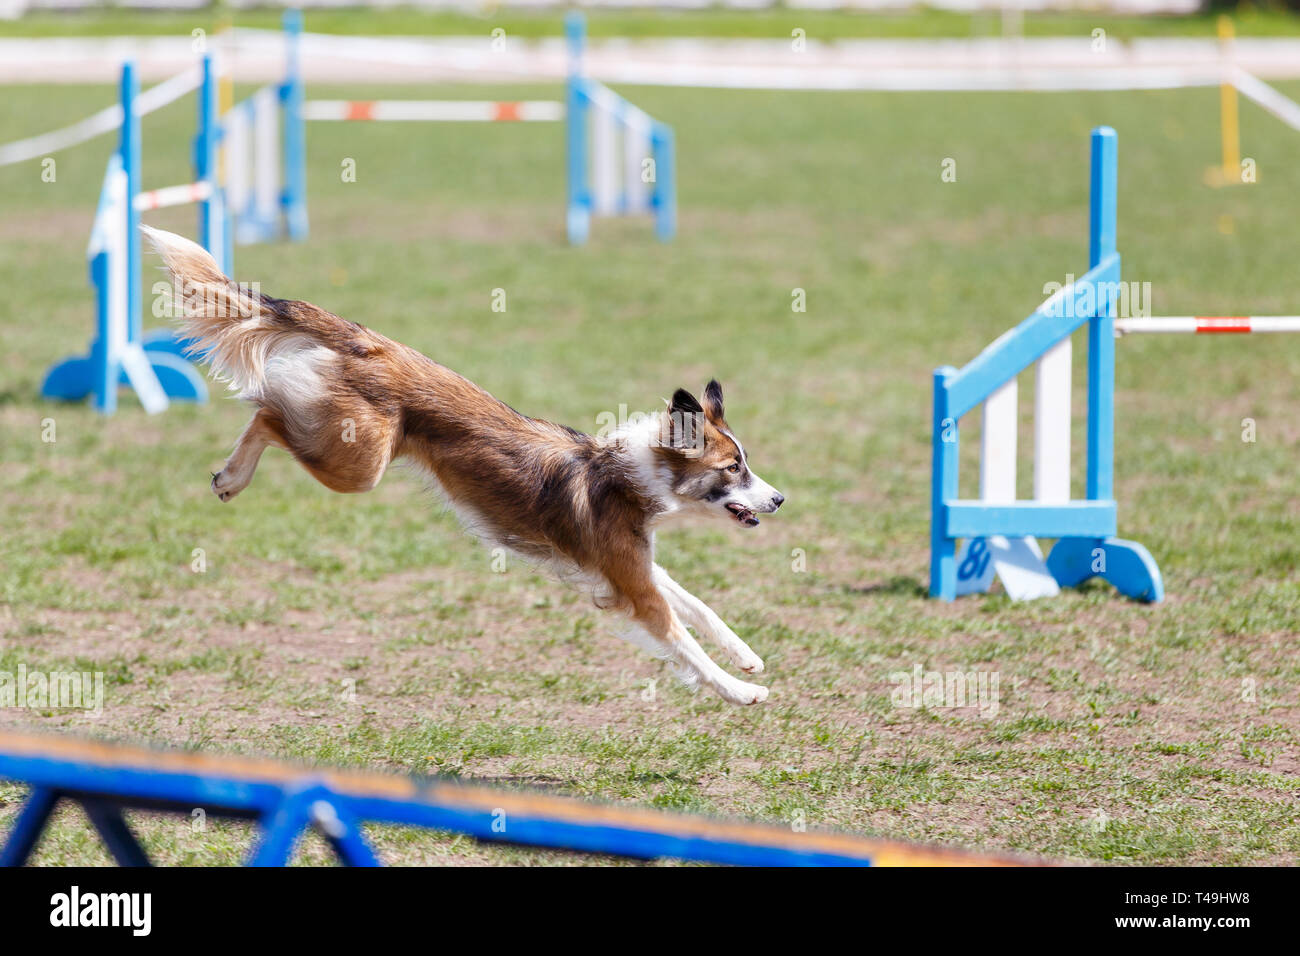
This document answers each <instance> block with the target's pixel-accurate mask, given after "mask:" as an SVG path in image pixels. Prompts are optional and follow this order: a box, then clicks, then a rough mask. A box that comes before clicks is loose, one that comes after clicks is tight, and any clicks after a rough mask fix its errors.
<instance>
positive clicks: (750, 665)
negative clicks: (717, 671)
mask: <svg viewBox="0 0 1300 956" xmlns="http://www.w3.org/2000/svg"><path fill="white" fill-rule="evenodd" d="M728 656H729V657H730V658H731V662H732V663H733V664H735V665H736V666H737V667H739V668H740V669H741V670H742V671H744V672H745V673H746V674H761V673H763V658H761V657H759V656H758V655H757V654H755V653H754V652H753V651H752V650H750V649H749V647H748V646H747V645H745V644H741V645H740V647H737V648H733V649H732V650H731V653H730V654H728Z"/></svg>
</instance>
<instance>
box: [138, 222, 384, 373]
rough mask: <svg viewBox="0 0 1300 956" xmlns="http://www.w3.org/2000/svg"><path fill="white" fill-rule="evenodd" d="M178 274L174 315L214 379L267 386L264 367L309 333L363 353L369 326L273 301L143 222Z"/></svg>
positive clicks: (317, 340) (185, 242)
mask: <svg viewBox="0 0 1300 956" xmlns="http://www.w3.org/2000/svg"><path fill="white" fill-rule="evenodd" d="M140 229H141V230H142V231H143V232H144V234H145V236H147V237H148V239H149V242H150V243H151V244H152V245H153V248H154V250H155V251H156V252H157V253H158V255H159V256H160V257H161V258H162V261H163V265H165V266H166V267H167V271H168V272H169V273H171V276H172V294H173V314H174V316H175V321H176V324H177V326H178V327H179V330H180V334H181V335H182V336H183V337H184V338H185V339H186V340H187V341H188V342H189V345H188V346H187V351H188V352H190V353H191V354H192V355H194V356H195V357H197V358H201V359H202V360H203V361H205V362H208V363H209V364H210V365H211V366H212V369H213V374H214V376H215V377H216V378H218V379H220V380H223V381H227V382H229V383H230V387H231V388H232V389H237V390H239V391H240V392H241V393H243V394H244V395H245V396H246V397H255V396H257V395H258V394H260V393H261V392H262V391H263V390H264V389H265V387H266V365H267V362H268V361H269V360H270V359H271V358H272V357H273V356H275V355H276V354H278V353H281V352H284V351H287V350H292V349H295V348H301V347H302V346H303V345H304V344H305V343H304V339H311V340H314V341H313V342H312V343H311V344H321V345H326V346H328V347H331V348H340V347H342V348H347V349H350V350H352V351H353V352H360V351H365V350H366V349H365V346H364V345H363V344H362V343H360V342H357V341H356V339H357V338H358V336H360V337H363V338H364V337H367V335H366V330H364V329H362V328H361V327H360V326H358V325H355V324H354V323H352V322H348V321H346V320H344V319H340V318H339V317H338V316H336V315H332V314H330V313H329V312H326V311H325V310H324V309H318V308H316V307H315V306H314V305H311V304H309V303H306V302H292V301H287V300H284V299H275V298H271V297H269V296H264V295H262V294H261V291H260V289H258V288H257V287H256V286H241V285H238V284H237V283H235V282H234V280H232V279H230V278H229V277H228V276H225V275H223V274H222V272H221V269H220V268H219V267H218V266H217V261H216V260H215V259H213V258H212V256H211V255H209V254H208V252H207V250H205V249H204V248H203V247H202V246H200V245H198V244H197V243H195V242H191V241H190V240H189V239H186V238H184V237H183V236H178V235H176V234H175V233H170V232H164V231H163V230H161V229H152V228H150V227H149V226H141V227H140Z"/></svg>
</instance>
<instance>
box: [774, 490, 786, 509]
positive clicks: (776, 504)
mask: <svg viewBox="0 0 1300 956" xmlns="http://www.w3.org/2000/svg"><path fill="white" fill-rule="evenodd" d="M783 501H785V495H783V494H781V492H779V491H778V492H777V493H776V494H774V495H773V496H772V509H773V510H775V509H777V508H779V507H781V502H783Z"/></svg>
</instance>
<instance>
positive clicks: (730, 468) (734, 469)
mask: <svg viewBox="0 0 1300 956" xmlns="http://www.w3.org/2000/svg"><path fill="white" fill-rule="evenodd" d="M727 471H729V472H731V473H732V474H733V475H738V474H740V465H739V464H738V463H736V462H732V463H731V464H730V465H728V466H727Z"/></svg>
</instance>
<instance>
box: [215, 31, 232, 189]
mask: <svg viewBox="0 0 1300 956" xmlns="http://www.w3.org/2000/svg"><path fill="white" fill-rule="evenodd" d="M234 31H235V24H234V20H233V19H232V18H231V17H230V16H229V15H226V16H224V17H222V18H221V23H220V26H219V27H218V28H217V69H218V71H219V72H218V74H217V119H218V122H220V121H221V120H222V119H224V118H225V115H226V114H227V113H229V112H230V108H231V107H232V106H234V105H235V81H234V79H232V74H233V73H234V69H233V65H234V64H233V63H232V61H233V60H234V53H235V42H234V40H235V32H234ZM217 174H218V182H221V183H222V184H224V183H225V181H226V150H225V144H222V148H221V149H220V150H219V151H218V153H217Z"/></svg>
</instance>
